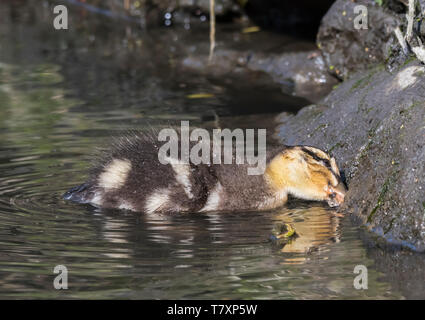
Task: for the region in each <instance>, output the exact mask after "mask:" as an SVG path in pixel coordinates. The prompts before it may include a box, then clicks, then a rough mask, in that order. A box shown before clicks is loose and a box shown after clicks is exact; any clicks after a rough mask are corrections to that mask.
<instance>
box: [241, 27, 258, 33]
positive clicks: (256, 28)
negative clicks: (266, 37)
mask: <svg viewBox="0 0 425 320" xmlns="http://www.w3.org/2000/svg"><path fill="white" fill-rule="evenodd" d="M260 30H261V29H260V27H257V26H253V27H247V28H243V29H242V33H253V32H258V31H260Z"/></svg>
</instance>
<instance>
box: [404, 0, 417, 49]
mask: <svg viewBox="0 0 425 320" xmlns="http://www.w3.org/2000/svg"><path fill="white" fill-rule="evenodd" d="M414 18H415V0H409V11H408V13H407V31H406V40H407V41H408V42H409V41H410V40H412V35H413V19H414Z"/></svg>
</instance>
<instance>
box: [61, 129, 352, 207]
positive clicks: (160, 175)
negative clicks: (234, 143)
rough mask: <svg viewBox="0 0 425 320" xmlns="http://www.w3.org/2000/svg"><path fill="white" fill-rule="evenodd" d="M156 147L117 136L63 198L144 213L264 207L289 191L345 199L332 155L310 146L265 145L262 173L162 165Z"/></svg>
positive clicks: (236, 167)
mask: <svg viewBox="0 0 425 320" xmlns="http://www.w3.org/2000/svg"><path fill="white" fill-rule="evenodd" d="M159 147H160V146H158V142H153V141H152V140H149V139H144V138H140V137H139V138H137V137H136V138H133V139H126V140H124V139H123V140H121V141H120V143H119V144H118V145H117V147H116V148H115V149H114V150H113V151H112V152H111V153H110V154H109V155H108V156H107V157H106V159H103V160H102V162H101V163H100V164H99V165H98V166H96V167H95V168H94V170H93V172H92V175H91V177H90V179H89V181H88V182H86V183H84V184H82V185H80V186H78V187H75V188H73V189H71V190H69V191H68V192H67V193H66V194H65V195H64V198H65V199H67V200H72V201H76V202H79V203H89V204H92V205H94V206H96V207H101V208H120V209H127V210H132V211H140V212H147V213H154V212H155V213H173V212H209V211H241V210H267V209H273V208H277V207H280V206H282V205H283V204H285V203H286V201H287V198H288V195H292V196H294V197H297V198H301V199H305V200H318V201H327V202H328V204H329V205H330V206H337V205H339V204H341V203H342V202H343V200H344V195H345V191H346V190H345V187H344V184H343V183H342V181H341V178H340V172H339V169H338V167H337V165H336V162H335V159H334V158H331V157H330V156H329V155H328V154H326V153H325V152H323V151H321V150H319V149H316V148H313V147H307V146H294V147H278V148H273V149H272V150H270V149H271V148H268V152H267V166H266V170H265V172H264V174H262V175H248V174H247V168H248V167H249V166H250V165H248V164H211V165H208V164H199V165H195V164H192V163H190V164H185V163H181V162H180V161H179V160H175V161H171V163H169V164H166V165H163V164H161V163H160V162H159V160H158V150H159Z"/></svg>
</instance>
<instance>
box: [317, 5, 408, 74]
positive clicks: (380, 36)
mask: <svg viewBox="0 0 425 320" xmlns="http://www.w3.org/2000/svg"><path fill="white" fill-rule="evenodd" d="M359 5H364V6H366V8H367V14H368V29H360V30H358V29H356V28H355V27H354V21H355V19H356V17H358V16H359V13H356V11H355V7H356V6H359ZM400 23H401V22H400V18H399V16H398V15H397V14H396V13H395V12H394V11H391V10H389V9H386V8H384V7H382V6H379V5H378V4H377V3H376V2H375V1H374V0H359V1H356V2H353V1H350V0H337V1H336V2H335V3H334V4H333V5H332V7H331V8H330V9H329V11H328V12H327V13H326V15H325V16H324V17H323V19H322V23H321V26H320V28H319V32H318V34H317V44H318V46H319V48H320V50H321V51H322V54H323V56H324V58H325V62H326V64H327V66H328V68H329V71H330V72H331V73H332V74H334V75H336V76H337V77H339V78H341V79H346V78H347V76H348V75H349V74H350V73H351V72H354V71H359V70H366V69H367V68H368V67H369V65H371V64H374V63H380V62H382V61H384V60H385V59H386V58H387V57H388V54H389V51H390V50H389V47H390V46H391V44H392V43H394V35H393V30H394V28H395V27H396V26H398V25H399V24H400Z"/></svg>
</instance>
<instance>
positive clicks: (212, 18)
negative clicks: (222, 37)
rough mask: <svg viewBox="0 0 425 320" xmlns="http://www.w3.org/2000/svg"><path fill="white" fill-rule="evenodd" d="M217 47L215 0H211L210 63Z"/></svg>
mask: <svg viewBox="0 0 425 320" xmlns="http://www.w3.org/2000/svg"><path fill="white" fill-rule="evenodd" d="M214 48H215V0H210V54H209V56H208V63H210V62H211V61H212V59H213V56H214Z"/></svg>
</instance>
